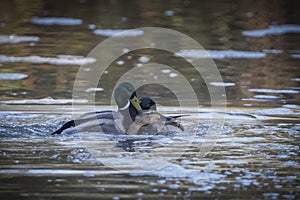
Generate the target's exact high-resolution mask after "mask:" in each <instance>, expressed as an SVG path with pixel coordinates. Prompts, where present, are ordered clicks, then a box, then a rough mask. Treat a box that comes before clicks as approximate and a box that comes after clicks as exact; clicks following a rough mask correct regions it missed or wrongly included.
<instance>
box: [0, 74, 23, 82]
mask: <svg viewBox="0 0 300 200" xmlns="http://www.w3.org/2000/svg"><path fill="white" fill-rule="evenodd" d="M27 77H28V75H27V74H21V73H0V80H21V79H25V78H27Z"/></svg>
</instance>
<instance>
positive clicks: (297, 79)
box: [291, 78, 300, 81]
mask: <svg viewBox="0 0 300 200" xmlns="http://www.w3.org/2000/svg"><path fill="white" fill-rule="evenodd" d="M291 80H292V81H300V78H292V79H291Z"/></svg>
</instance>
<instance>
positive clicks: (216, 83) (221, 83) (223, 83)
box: [209, 82, 235, 87]
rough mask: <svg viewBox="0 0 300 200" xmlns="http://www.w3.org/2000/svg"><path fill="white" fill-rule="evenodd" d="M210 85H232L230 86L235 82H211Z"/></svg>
mask: <svg viewBox="0 0 300 200" xmlns="http://www.w3.org/2000/svg"><path fill="white" fill-rule="evenodd" d="M209 85H212V86H216V87H230V86H235V83H225V82H210V83H209Z"/></svg>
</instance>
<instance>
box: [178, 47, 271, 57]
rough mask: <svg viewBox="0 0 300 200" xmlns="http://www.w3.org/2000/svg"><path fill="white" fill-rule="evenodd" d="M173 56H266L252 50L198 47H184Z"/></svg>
mask: <svg viewBox="0 0 300 200" xmlns="http://www.w3.org/2000/svg"><path fill="white" fill-rule="evenodd" d="M175 56H177V57H179V56H181V57H185V58H197V59H206V58H212V59H224V58H263V57H265V56H266V53H264V52H254V51H235V50H207V51H206V50H199V49H190V50H188V49H186V50H181V51H179V52H177V53H175Z"/></svg>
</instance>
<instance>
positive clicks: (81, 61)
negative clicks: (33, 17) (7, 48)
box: [0, 55, 96, 65]
mask: <svg viewBox="0 0 300 200" xmlns="http://www.w3.org/2000/svg"><path fill="white" fill-rule="evenodd" d="M95 61H96V59H95V58H85V57H83V56H72V55H59V56H57V57H42V56H35V55H33V56H24V57H15V56H5V55H0V62H4V63H5V62H11V63H13V62H26V63H34V64H52V65H86V64H91V63H94V62H95Z"/></svg>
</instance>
